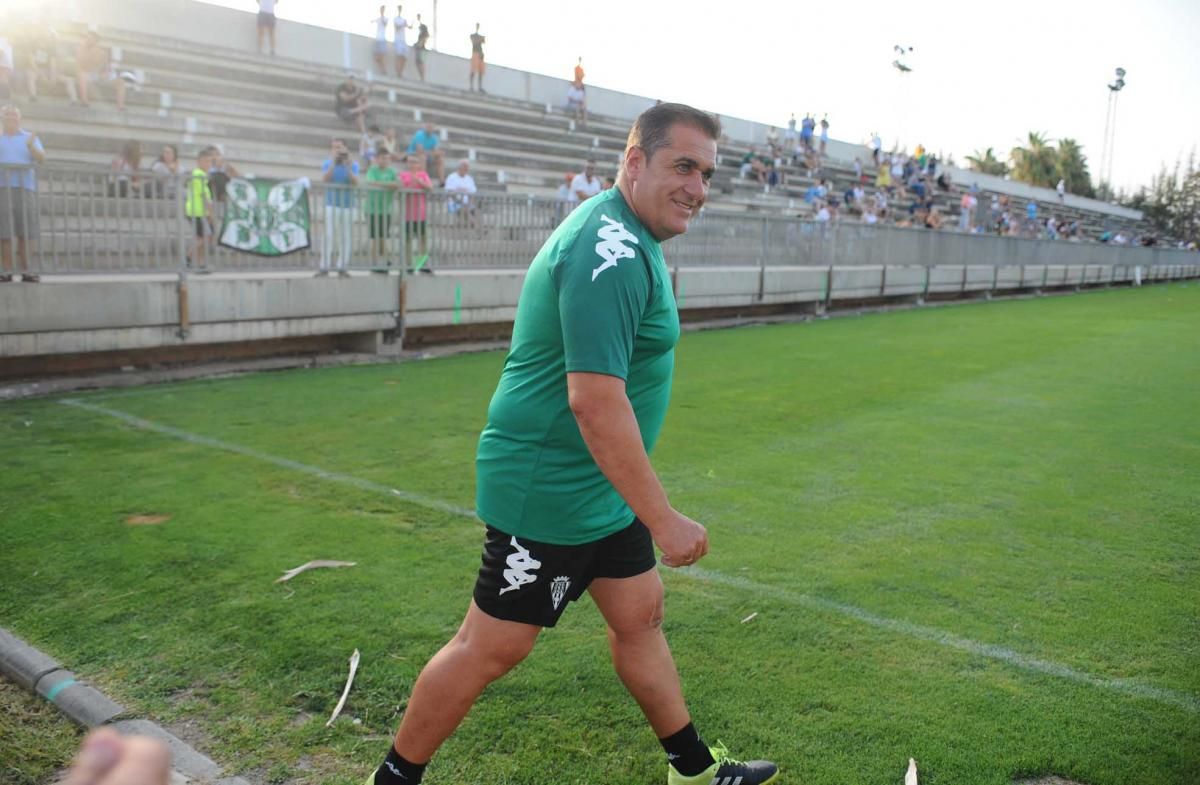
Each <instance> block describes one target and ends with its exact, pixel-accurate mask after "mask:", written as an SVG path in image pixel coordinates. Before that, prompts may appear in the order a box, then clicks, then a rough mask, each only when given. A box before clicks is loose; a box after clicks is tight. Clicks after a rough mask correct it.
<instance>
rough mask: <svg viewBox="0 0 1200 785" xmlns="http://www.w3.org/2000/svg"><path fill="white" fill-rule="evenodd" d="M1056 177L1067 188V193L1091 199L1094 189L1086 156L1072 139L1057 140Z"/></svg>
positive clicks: (1094, 193) (1094, 192)
mask: <svg viewBox="0 0 1200 785" xmlns="http://www.w3.org/2000/svg"><path fill="white" fill-rule="evenodd" d="M1057 163H1058V176H1059V177H1061V178H1062V179H1063V180H1064V181H1065V183H1066V187H1067V191H1068V192H1070V193H1073V194H1079V195H1080V196H1087V197H1092V196H1095V195H1096V189H1095V188H1093V187H1092V176H1091V175H1090V174H1089V173H1088V165H1087V156H1086V155H1084V154H1083V147H1081V146H1080V144H1079V143H1078V142H1076V141H1075V140H1074V139H1060V140H1058V162H1057Z"/></svg>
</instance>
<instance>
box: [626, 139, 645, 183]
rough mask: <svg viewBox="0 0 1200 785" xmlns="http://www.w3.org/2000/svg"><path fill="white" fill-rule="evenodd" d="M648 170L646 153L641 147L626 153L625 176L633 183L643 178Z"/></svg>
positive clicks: (630, 149)
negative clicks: (643, 173)
mask: <svg viewBox="0 0 1200 785" xmlns="http://www.w3.org/2000/svg"><path fill="white" fill-rule="evenodd" d="M645 168H646V151H645V150H643V149H642V148H640V147H630V148H629V149H628V150H627V151H626V152H625V174H626V176H627V177H628V178H629V181H630V182H631V183H632V182H634V181H636V180H637V179H638V178H639V177H641V176H642V171H643V170H644V169H645Z"/></svg>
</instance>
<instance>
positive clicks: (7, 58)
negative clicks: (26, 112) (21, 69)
mask: <svg viewBox="0 0 1200 785" xmlns="http://www.w3.org/2000/svg"><path fill="white" fill-rule="evenodd" d="M15 69H16V59H15V58H14V56H13V45H12V41H10V40H8V39H7V38H5V37H4V36H0V100H8V99H9V98H12V83H13V71H14V70H15Z"/></svg>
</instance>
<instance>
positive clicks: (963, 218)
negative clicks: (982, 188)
mask: <svg viewBox="0 0 1200 785" xmlns="http://www.w3.org/2000/svg"><path fill="white" fill-rule="evenodd" d="M977 190H978V189H977V188H976V187H975V186H971V190H969V191H964V192H963V195H962V199H960V200H959V212H958V230H959V231H960V232H969V231H970V230H971V226H972V225H974V223H975V208H976V207H978V206H979V200H978V199H977V198H976V196H975V192H976V191H977Z"/></svg>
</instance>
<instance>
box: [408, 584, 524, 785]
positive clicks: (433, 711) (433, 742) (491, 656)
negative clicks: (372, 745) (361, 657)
mask: <svg viewBox="0 0 1200 785" xmlns="http://www.w3.org/2000/svg"><path fill="white" fill-rule="evenodd" d="M541 631H542V628H541V627H536V626H534V625H532V624H521V623H520V622H513V621H502V620H500V619H496V618H493V617H491V616H488V615H487V614H486V613H484V612H483V611H481V610H480V609H479V607H478V606H477V605H476V604H475V601H474V600H472V601H471V607H470V608H469V609H468V610H467V616H466V618H465V619H463V623H462V626H461V627H459V628H458V632H457V633H455V635H454V637H453V638H451V639H450V642H449V643H447V644H446V645H445V646H443V647H442V649H441V651H439V652H438V653H437V654H435V655H433V659H431V660H430V661H429V663H428V664H427V665H426V666H425V668H424V669H423V670H422V671H421V675H420V676H418V677H417V683H416V684H415V685H413V691H412V696H411V697H409V699H408V708H407V709H406V710H405V712H404V717H403V718H402V719H401V720H400V729H399V730H397V731H396V739H395V741H394V743H393V746H394V747H395V749H396V752H398V753H400V754H401V755H402V756H403V757H404V759H405V760H408V761H411V762H413V763H418V764H419V763H426V762H428V761H429V759H430V758H432V757H433V754H434V753H435V752H437V750H438V747H440V746H442V742H444V741H445V740H446V739H447V738H449V737H450V734H451V733H453V732H454V729H455V728H457V727H458V726H459V724H460V723H461V722H462V721H463V718H464V717H466V716H467V712H468V711H470V710H471V706H472V705H474V703H475V701H476V699H478V698H479V696H480V694H481V693H482V692H483V690H484V689H485V688H486V687H487V686H488V685H489V684H491V683H492V682H493V681H495V680H496V679H498V678H500V677H501V676H503V675H504V674H506V673H508V672H509V671H510V670H512V669H513V667H515V666H516V665H517V663H519V662H520V661H521V660H523V659H525V657H526V655H528V654H529V652H530V651H532V650H533V644H534V642H535V641H536V640H537V636H538V633H539V632H541Z"/></svg>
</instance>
